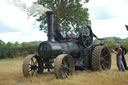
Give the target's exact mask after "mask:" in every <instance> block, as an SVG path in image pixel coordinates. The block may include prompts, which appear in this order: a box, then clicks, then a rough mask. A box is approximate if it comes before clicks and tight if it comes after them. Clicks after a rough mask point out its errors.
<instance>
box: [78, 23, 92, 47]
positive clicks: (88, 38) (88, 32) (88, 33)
mask: <svg viewBox="0 0 128 85" xmlns="http://www.w3.org/2000/svg"><path fill="white" fill-rule="evenodd" d="M80 41H81V43H82V45H83V46H84V47H85V48H86V47H88V46H90V45H91V44H92V42H93V33H92V29H91V27H90V26H86V25H84V26H82V27H81V29H80Z"/></svg>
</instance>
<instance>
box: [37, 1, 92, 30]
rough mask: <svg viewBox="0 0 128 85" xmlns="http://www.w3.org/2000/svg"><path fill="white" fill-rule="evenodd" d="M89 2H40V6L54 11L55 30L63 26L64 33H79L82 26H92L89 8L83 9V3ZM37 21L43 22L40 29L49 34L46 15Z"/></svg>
mask: <svg viewBox="0 0 128 85" xmlns="http://www.w3.org/2000/svg"><path fill="white" fill-rule="evenodd" d="M82 1H83V3H87V2H88V1H89V0H38V4H40V5H43V6H44V7H47V8H49V9H51V10H53V12H54V14H55V16H54V18H55V20H54V22H55V23H54V29H55V30H56V26H57V25H60V24H61V25H62V28H63V29H62V30H63V31H64V32H78V30H79V28H80V26H81V25H84V24H87V25H90V24H91V22H90V20H89V13H88V8H83V3H82ZM37 21H39V22H41V24H40V28H41V30H44V31H45V32H47V26H46V23H47V21H46V15H41V16H40V17H39V18H38V19H37Z"/></svg>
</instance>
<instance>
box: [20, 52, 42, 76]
mask: <svg viewBox="0 0 128 85" xmlns="http://www.w3.org/2000/svg"><path fill="white" fill-rule="evenodd" d="M22 70H23V74H24V76H25V77H29V76H35V75H37V74H40V73H42V72H43V63H42V61H41V59H40V58H39V56H38V55H35V54H31V55H28V56H27V57H26V58H25V60H24V62H23V67H22Z"/></svg>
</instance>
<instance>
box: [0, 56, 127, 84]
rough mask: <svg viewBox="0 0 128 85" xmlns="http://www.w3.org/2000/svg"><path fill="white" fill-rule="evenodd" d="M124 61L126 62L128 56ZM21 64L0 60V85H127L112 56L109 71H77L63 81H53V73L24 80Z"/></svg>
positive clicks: (125, 78) (17, 61)
mask: <svg viewBox="0 0 128 85" xmlns="http://www.w3.org/2000/svg"><path fill="white" fill-rule="evenodd" d="M126 60H127V62H128V56H127V57H126ZM22 63H23V59H7V60H0V85H128V71H125V72H118V70H117V66H116V59H115V56H114V55H113V56H112V68H111V70H108V71H103V72H91V71H77V72H75V73H74V75H73V76H71V77H69V78H67V79H64V80H57V79H55V76H54V74H53V73H45V74H42V75H39V76H36V77H32V78H24V76H23V74H22Z"/></svg>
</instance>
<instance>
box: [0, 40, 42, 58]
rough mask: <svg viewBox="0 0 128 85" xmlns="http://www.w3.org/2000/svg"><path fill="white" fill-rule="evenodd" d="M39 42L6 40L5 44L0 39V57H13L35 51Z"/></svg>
mask: <svg viewBox="0 0 128 85" xmlns="http://www.w3.org/2000/svg"><path fill="white" fill-rule="evenodd" d="M39 43H40V42H37V41H35V42H23V43H19V42H15V43H11V42H8V43H7V44H6V43H4V42H3V41H2V40H0V59H2V58H13V57H17V56H26V55H28V54H33V53H36V52H37V47H38V45H39Z"/></svg>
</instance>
